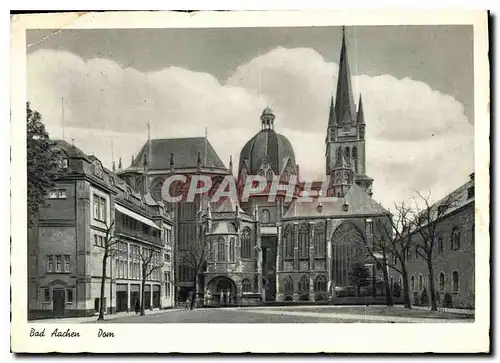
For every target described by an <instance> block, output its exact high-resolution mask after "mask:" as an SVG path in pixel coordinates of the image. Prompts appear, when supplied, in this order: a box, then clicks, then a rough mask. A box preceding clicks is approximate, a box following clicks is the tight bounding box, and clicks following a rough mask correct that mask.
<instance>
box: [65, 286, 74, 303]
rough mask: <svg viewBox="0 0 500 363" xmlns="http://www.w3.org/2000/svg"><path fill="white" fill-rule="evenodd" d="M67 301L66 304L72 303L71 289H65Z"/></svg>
mask: <svg viewBox="0 0 500 363" xmlns="http://www.w3.org/2000/svg"><path fill="white" fill-rule="evenodd" d="M66 295H67V299H66V302H67V303H68V304H71V303H72V302H73V289H66Z"/></svg>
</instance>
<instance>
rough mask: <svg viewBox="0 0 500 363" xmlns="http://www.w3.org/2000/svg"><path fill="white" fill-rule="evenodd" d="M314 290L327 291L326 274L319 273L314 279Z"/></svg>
mask: <svg viewBox="0 0 500 363" xmlns="http://www.w3.org/2000/svg"><path fill="white" fill-rule="evenodd" d="M314 291H315V292H326V277H325V276H324V275H319V276H318V277H316V280H314Z"/></svg>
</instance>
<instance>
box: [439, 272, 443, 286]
mask: <svg viewBox="0 0 500 363" xmlns="http://www.w3.org/2000/svg"><path fill="white" fill-rule="evenodd" d="M439 291H444V272H441V273H440V274H439Z"/></svg>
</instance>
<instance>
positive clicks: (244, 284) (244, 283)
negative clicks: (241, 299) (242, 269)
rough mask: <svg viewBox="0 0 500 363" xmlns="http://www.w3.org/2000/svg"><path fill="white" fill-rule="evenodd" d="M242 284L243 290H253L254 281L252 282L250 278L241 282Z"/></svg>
mask: <svg viewBox="0 0 500 363" xmlns="http://www.w3.org/2000/svg"><path fill="white" fill-rule="evenodd" d="M241 286H242V289H243V292H251V291H252V283H251V282H250V280H247V279H245V280H243V281H242V282H241Z"/></svg>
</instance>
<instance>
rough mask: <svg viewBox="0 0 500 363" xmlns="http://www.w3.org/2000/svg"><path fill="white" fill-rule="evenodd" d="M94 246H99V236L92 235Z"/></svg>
mask: <svg viewBox="0 0 500 363" xmlns="http://www.w3.org/2000/svg"><path fill="white" fill-rule="evenodd" d="M94 244H95V245H96V246H99V236H98V235H97V234H94Z"/></svg>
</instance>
